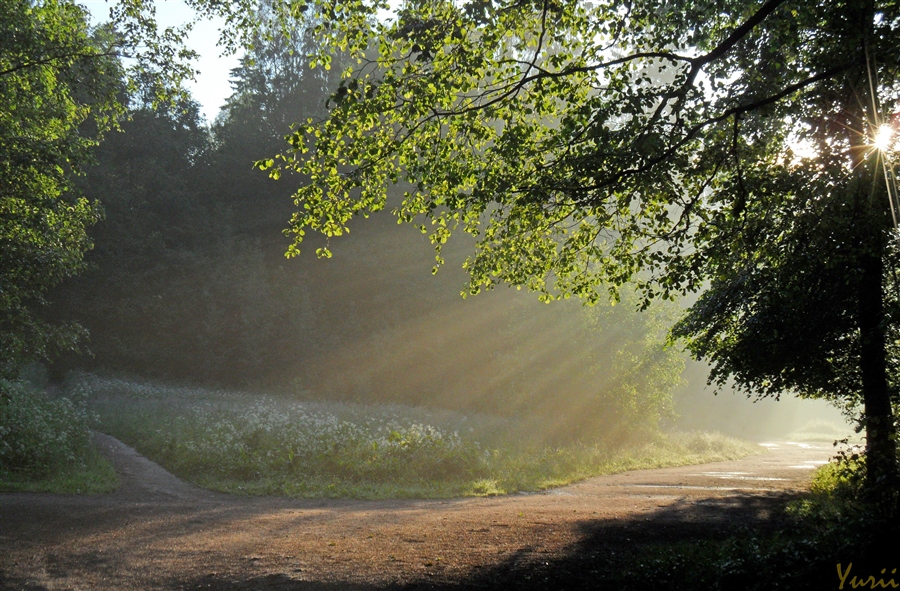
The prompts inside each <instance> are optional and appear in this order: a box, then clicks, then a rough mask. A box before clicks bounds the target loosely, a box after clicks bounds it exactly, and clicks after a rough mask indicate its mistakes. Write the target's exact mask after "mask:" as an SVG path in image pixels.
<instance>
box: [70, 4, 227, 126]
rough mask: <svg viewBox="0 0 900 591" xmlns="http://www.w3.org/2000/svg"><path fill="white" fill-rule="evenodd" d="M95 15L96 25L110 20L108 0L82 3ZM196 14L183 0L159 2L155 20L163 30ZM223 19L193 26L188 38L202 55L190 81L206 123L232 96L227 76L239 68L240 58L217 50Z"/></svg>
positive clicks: (189, 83)
mask: <svg viewBox="0 0 900 591" xmlns="http://www.w3.org/2000/svg"><path fill="white" fill-rule="evenodd" d="M79 3H80V4H82V5H84V6H85V7H87V9H88V10H90V11H91V14H92V15H93V18H94V22H95V23H99V22H101V21H105V20H108V18H109V7H110V5H111V3H110V2H108V1H107V0H79ZM193 14H194V13H193V11H192V10H191V9H190V8H188V7H187V6H186V5H185V4H184V2H182V1H181V0H156V20H157V24H158V25H159V27H160V28H163V29H164V28H166V27H171V26H178V25H181V24H183V23H185V22H187V21H189V20H191V18H192V17H193ZM221 24H222V22H221V19H207V20H202V21H200V22H198V23H196V24H195V25H194V28H193V30H192V31H191V34H190V37H189V38H188V43H187V45H188V47H190V48H191V49H193V50H194V51H196V52H197V53H199V54H200V59H199V60H198V61H197V62H196V63H195V64H194V67H195V69H197V70H200V74H199V75H198V76H197V79H196V80H195V81H193V82H188V85H187V86H188V88H190V90H191V94H193V95H194V98H195V99H196V100H197V101H198V102H199V103H200V106H201V112H202V113H203V114H204V115H205V116H206V119H207V121H212V120H213V119H215V118H216V115H218V114H219V109H220V108H221V107H222V105H224V104H225V99H226V98H228V97H229V96H230V95H231V86H230V85H229V84H228V77H229V74H230V71H231V69H232V68H234V67H236V66H237V65H238V56H236V55H231V56H226V57H221V55H220V54H221V53H222V52H221V49H220V48H219V47H216V42H217V41H218V40H219V27H220V26H221Z"/></svg>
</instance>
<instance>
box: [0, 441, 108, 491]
mask: <svg viewBox="0 0 900 591" xmlns="http://www.w3.org/2000/svg"><path fill="white" fill-rule="evenodd" d="M118 486H119V479H118V477H117V476H116V471H115V469H113V467H112V464H110V463H109V461H108V460H107V459H106V458H104V457H103V456H102V455H101V454H100V452H98V451H97V450H96V449H89V450H86V451H85V452H84V453H83V455H82V456H81V458H80V459H79V461H78V462H76V463H73V464H71V465H69V466H60V467H58V468H56V469H54V470H52V471H49V472H43V473H38V474H35V473H28V472H16V471H13V472H3V473H0V492H47V493H57V494H97V493H105V492H112V491H114V490H115V489H116V488H117V487H118Z"/></svg>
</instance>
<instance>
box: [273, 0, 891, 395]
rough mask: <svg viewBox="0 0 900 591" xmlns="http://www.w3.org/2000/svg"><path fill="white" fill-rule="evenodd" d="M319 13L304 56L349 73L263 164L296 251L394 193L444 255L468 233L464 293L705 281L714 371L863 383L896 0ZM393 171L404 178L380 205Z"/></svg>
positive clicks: (760, 380)
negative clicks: (293, 176)
mask: <svg viewBox="0 0 900 591" xmlns="http://www.w3.org/2000/svg"><path fill="white" fill-rule="evenodd" d="M316 9H317V10H319V11H320V12H321V14H322V22H321V24H320V25H319V27H318V29H317V33H318V35H319V37H320V39H321V40H322V41H321V47H322V49H321V51H320V52H319V54H317V55H316V56H315V57H314V58H313V65H314V66H321V67H328V65H329V63H330V62H329V60H330V56H331V54H333V53H334V52H336V51H339V52H343V54H346V55H348V56H349V58H350V63H351V67H349V68H347V69H345V70H344V71H343V79H342V83H341V85H340V87H339V88H338V89H337V91H336V92H335V94H334V96H333V98H332V103H333V108H332V110H331V112H330V114H329V116H328V117H327V118H325V119H322V120H312V119H310V120H307V121H305V122H302V123H301V124H299V125H297V126H296V127H295V129H294V131H293V133H292V134H291V135H290V136H289V138H288V140H289V142H290V147H289V149H288V150H287V151H286V152H285V153H283V154H281V155H279V156H278V157H276V158H273V159H271V160H267V161H261V162H259V163H258V164H259V166H260V167H261V168H264V169H267V168H268V169H271V170H272V174H273V176H276V177H277V176H279V175H280V174H281V171H282V170H290V171H293V172H296V173H299V174H301V175H303V177H304V179H308V182H304V185H303V186H302V187H301V188H300V189H299V190H298V191H297V193H296V195H295V200H296V204H297V206H298V210H297V212H296V213H295V214H294V216H293V219H292V220H291V225H290V229H289V232H290V233H291V234H292V235H293V236H294V245H293V246H292V247H291V249H290V251H289V252H288V255H289V256H291V255H295V254H297V252H298V248H299V244H300V242H301V241H302V240H303V238H304V237H305V235H306V232H308V231H313V232H317V233H320V234H323V235H324V236H325V237H326V238H331V237H334V236H340V235H341V234H343V233H346V232H347V231H348V223H349V221H350V220H351V218H353V217H354V216H356V215H367V214H368V213H370V212H372V211H376V210H378V209H381V208H383V207H385V206H388V205H390V206H391V207H392V208H393V209H394V211H395V213H396V214H397V216H398V218H399V219H400V221H412V220H416V221H417V223H420V224H421V227H422V229H423V232H427V233H429V235H430V237H431V241H432V243H433V244H434V245H435V248H436V250H437V263H438V265H440V263H441V262H442V259H441V246H442V245H443V244H444V243H445V242H446V241H447V240H448V238H449V236H450V234H451V233H452V232H453V231H455V230H460V229H461V230H463V231H466V232H469V233H470V234H473V235H475V236H477V246H476V250H475V253H474V254H473V255H472V256H471V257H470V258H469V259H468V260H467V261H466V263H465V266H466V268H467V270H468V272H469V274H470V281H469V286H468V289H467V291H468V292H469V293H477V292H478V291H480V290H481V289H484V288H490V287H492V286H494V285H496V284H498V283H501V282H506V283H509V284H511V285H515V286H521V287H527V288H529V289H532V290H536V291H538V292H539V293H540V294H541V297H542V298H543V299H545V300H549V299H554V298H557V297H568V296H569V295H577V296H580V297H583V298H585V299H587V300H588V301H590V302H593V301H597V300H598V299H600V298H603V297H606V294H607V292H608V293H609V294H611V295H612V297H614V298H615V297H616V289H617V286H621V285H622V284H624V283H625V282H627V281H630V280H633V281H636V282H637V283H638V284H639V286H640V288H641V289H642V291H643V294H644V301H645V304H646V303H647V302H649V301H650V300H652V299H653V298H656V297H662V298H672V297H675V296H676V295H678V294H681V293H686V292H690V291H698V290H701V289H703V288H705V287H709V286H713V289H712V290H710V291H709V293H708V296H707V297H706V298H704V299H703V300H702V301H701V302H700V303H699V304H698V306H697V307H696V308H695V310H694V313H693V315H692V316H690V317H689V318H687V319H686V320H685V322H684V323H682V324H681V325H680V326H679V329H678V330H676V333H678V334H679V335H680V336H684V337H688V338H689V339H691V340H689V346H691V347H692V349H693V350H694V352H695V353H697V354H698V355H701V356H707V357H710V356H714V355H715V354H717V353H721V355H720V356H719V357H713V361H714V363H716V364H718V365H717V367H718V369H719V370H720V371H718V373H716V374H714V376H715V377H716V378H717V379H721V380H724V379H725V378H727V377H728V376H729V375H734V374H735V373H736V372H738V371H739V370H741V369H745V370H747V371H746V372H745V373H743V374H740V375H738V377H739V378H740V380H739V381H741V382H742V383H743V384H744V385H746V386H748V387H751V388H752V389H755V391H757V392H759V391H762V392H763V393H767V394H776V395H777V394H778V393H779V392H781V391H782V390H784V389H796V390H799V391H801V392H805V393H808V394H811V395H821V394H823V393H826V392H830V393H831V394H839V395H845V394H848V393H849V392H852V391H857V390H858V387H859V369H858V362H859V360H860V355H861V353H860V349H859V347H858V346H857V345H854V344H853V343H854V339H855V338H856V337H854V334H856V333H855V331H857V328H858V324H859V323H858V318H857V316H858V314H857V311H858V308H859V306H858V299H859V295H858V289H857V288H858V286H859V285H860V281H861V280H862V279H861V277H862V274H861V272H859V269H860V264H861V263H860V261H861V260H862V259H863V258H865V257H866V256H872V257H874V258H877V259H879V260H880V259H881V258H882V257H883V256H884V255H885V252H886V248H887V246H886V244H887V241H886V236H887V234H886V230H887V228H888V227H889V219H890V217H889V215H888V212H889V208H888V205H887V203H888V200H887V197H886V196H885V194H884V184H883V180H882V177H881V169H880V168H879V164H880V161H879V158H880V153H879V152H878V151H876V150H874V149H873V147H872V145H871V144H872V141H873V138H874V136H875V134H876V131H877V128H878V124H879V123H880V122H881V120H882V119H883V118H884V117H885V114H887V113H891V112H893V111H894V110H895V109H896V105H897V97H898V93H897V81H896V75H895V74H896V64H897V63H898V59H900V56H898V46H897V44H896V42H895V40H896V38H897V33H898V27H900V11H898V6H897V3H896V2H890V1H878V2H875V1H864V0H839V1H834V2H829V3H827V6H826V5H824V4H823V3H821V2H816V1H810V0H806V1H800V0H796V1H789V0H767V1H765V2H755V1H748V0H698V1H694V2H668V1H660V0H656V1H649V0H636V1H634V2H630V3H621V2H618V1H613V0H600V1H599V2H590V3H587V2H581V1H576V0H534V1H516V2H505V1H499V2H492V1H485V0H471V1H468V2H445V1H437V0H410V1H407V2H404V3H403V4H402V5H401V6H400V8H399V9H398V10H397V11H396V13H395V15H394V17H393V18H391V19H388V20H384V19H379V18H378V15H379V14H382V13H380V12H379V11H382V10H384V9H385V6H384V5H383V3H379V2H377V1H376V2H368V1H366V0H356V1H351V2H340V3H336V2H331V1H328V0H323V1H322V2H320V3H318V4H317V5H316ZM800 147H805V148H806V152H808V154H807V155H806V157H804V155H803V154H804V150H801V149H800ZM810 154H811V156H810ZM878 183H881V184H878ZM395 184H399V185H400V186H402V187H404V188H407V190H406V192H405V193H404V194H403V197H402V200H399V201H398V202H396V203H395V202H391V203H390V204H389V199H388V187H390V186H391V185H395ZM823 220H825V221H827V223H820V222H822V221H823ZM864 237H875V238H873V239H871V240H868V239H863V238H864ZM318 252H319V254H320V256H329V250H328V245H327V243H326V246H325V247H322V248H320V249H319V250H318ZM823 264H824V266H825V268H824V269H822V266H823ZM804 273H806V276H804V275H803V274H804ZM879 273H880V272H876V273H875V274H876V275H879ZM787 288H790V289H787ZM878 293H879V294H880V293H881V291H880V288H879V291H878ZM776 296H777V297H776ZM879 297H881V296H880V295H877V296H876V299H878V298H879ZM761 309H765V311H766V313H767V314H768V316H767V317H766V318H763V320H765V321H766V322H767V324H766V323H765V322H763V323H757V320H759V319H760V318H759V317H758V316H757V315H756V313H757V312H758V311H760V310H761ZM779 310H781V311H786V313H787V314H788V315H789V316H790V317H791V319H792V320H791V322H793V324H791V323H780V324H779V321H778V319H777V314H778V311H779ZM825 310H827V314H826V317H825V318H824V320H823V322H822V323H821V325H819V326H818V327H816V328H812V325H811V324H810V322H813V321H814V318H815V314H816V313H818V312H824V311H825ZM831 321H835V322H834V323H833V324H829V322H831ZM801 326H802V327H805V328H806V329H807V330H805V331H802V332H801V333H798V334H796V335H795V336H796V338H794V339H792V340H790V339H789V340H783V339H781V340H779V339H780V337H779V336H778V335H779V331H782V332H781V335H782V336H783V335H784V332H783V331H785V330H787V331H790V330H795V329H797V328H798V327H801ZM826 327H827V328H826ZM817 329H818V330H817ZM695 337H696V338H695ZM760 337H765V338H764V339H762V340H760ZM816 339H820V340H821V342H819V343H817V342H816ZM776 341H777V342H779V343H780V345H779V347H780V348H778V349H777V350H776V349H772V348H770V347H769V344H770V343H773V342H776ZM736 343H737V344H739V345H740V347H739V349H740V350H738V348H735V347H733V345H735V344H736ZM754 343H756V347H757V350H756V351H753V347H754ZM809 345H813V346H814V350H813V351H812V353H813V357H814V358H815V363H813V364H810V363H807V361H806V360H804V359H803V358H802V352H803V351H804V347H808V346H809ZM781 352H790V353H791V355H790V356H789V358H782V360H781V361H780V360H779V357H778V354H779V353H781ZM784 359H788V361H784V362H783V360H784ZM785 363H787V364H788V365H790V364H794V369H796V370H797V371H792V370H791V368H790V367H787V369H788V371H787V372H786V373H785V371H783V370H785V369H786V367H785ZM854 364H856V365H855V366H854ZM826 366H827V367H828V368H829V371H828V372H827V373H824V374H822V379H816V380H811V377H813V376H814V374H815V372H816V370H817V368H822V367H826ZM851 366H852V367H856V369H854V370H853V371H851V372H849V373H848V372H846V371H844V370H845V369H847V368H848V367H851ZM773 377H774V378H777V379H773ZM845 377H846V381H845V382H843V383H841V384H839V383H838V382H839V381H840V380H842V379H844V378H845Z"/></svg>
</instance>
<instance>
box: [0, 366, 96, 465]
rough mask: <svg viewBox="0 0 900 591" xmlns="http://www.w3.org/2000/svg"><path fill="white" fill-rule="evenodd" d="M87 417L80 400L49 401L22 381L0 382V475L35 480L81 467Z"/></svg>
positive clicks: (87, 434)
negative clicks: (54, 472) (32, 477)
mask: <svg viewBox="0 0 900 591" xmlns="http://www.w3.org/2000/svg"><path fill="white" fill-rule="evenodd" d="M89 419H90V415H89V413H88V411H87V408H86V406H85V404H84V400H80V399H77V398H76V399H72V398H59V399H50V398H47V397H46V396H44V395H43V393H41V392H40V391H38V390H37V389H35V388H34V387H33V386H30V385H28V384H27V383H26V382H23V381H9V380H0V473H19V474H25V475H30V476H35V477H41V476H44V475H47V474H49V473H50V472H52V471H53V470H54V469H57V468H60V467H70V466H72V465H73V464H79V463H81V462H82V458H83V457H84V455H85V452H86V451H87V450H88V449H89V447H90V429H89V423H90V421H89Z"/></svg>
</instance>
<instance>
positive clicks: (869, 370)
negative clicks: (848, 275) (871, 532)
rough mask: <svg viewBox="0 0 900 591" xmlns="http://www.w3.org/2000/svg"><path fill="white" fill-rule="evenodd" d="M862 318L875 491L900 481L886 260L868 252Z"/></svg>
mask: <svg viewBox="0 0 900 591" xmlns="http://www.w3.org/2000/svg"><path fill="white" fill-rule="evenodd" d="M861 267H862V277H861V280H860V284H859V296H858V305H859V309H858V319H859V321H858V322H859V333H860V355H861V357H860V364H859V365H860V372H861V374H862V394H863V404H864V409H863V412H864V425H865V429H866V468H867V473H866V474H867V476H866V488H868V489H869V491H871V492H877V491H879V490H883V489H888V490H889V489H891V488H893V487H895V486H896V485H897V484H898V481H900V479H898V471H897V450H896V444H895V429H896V427H895V425H894V416H893V412H892V408H891V396H890V390H889V388H888V380H887V355H886V353H885V317H884V282H883V278H884V263H883V259H882V257H880V256H876V255H875V254H872V253H865V254H864V255H863V256H862V261H861Z"/></svg>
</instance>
